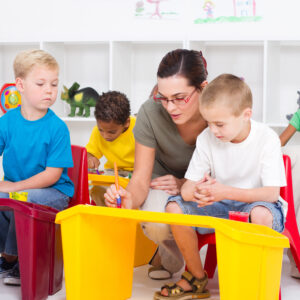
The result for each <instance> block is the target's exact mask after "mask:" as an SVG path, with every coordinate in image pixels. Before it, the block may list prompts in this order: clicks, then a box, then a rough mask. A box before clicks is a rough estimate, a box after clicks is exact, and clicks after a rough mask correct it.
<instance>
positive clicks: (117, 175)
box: [114, 162, 122, 208]
mask: <svg viewBox="0 0 300 300" xmlns="http://www.w3.org/2000/svg"><path fill="white" fill-rule="evenodd" d="M114 170H115V185H116V189H117V191H119V174H118V167H117V163H116V162H114ZM121 205H122V202H121V197H120V195H118V197H117V208H121Z"/></svg>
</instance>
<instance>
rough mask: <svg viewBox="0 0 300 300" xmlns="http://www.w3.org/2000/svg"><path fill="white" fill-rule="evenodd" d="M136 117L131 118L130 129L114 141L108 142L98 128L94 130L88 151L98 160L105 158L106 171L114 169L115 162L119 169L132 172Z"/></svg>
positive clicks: (87, 146) (87, 147)
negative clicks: (133, 130)
mask: <svg viewBox="0 0 300 300" xmlns="http://www.w3.org/2000/svg"><path fill="white" fill-rule="evenodd" d="M135 120H136V119H135V117H133V116H131V117H130V125H129V127H128V129H127V130H126V131H125V132H123V133H122V134H120V135H119V136H118V137H117V138H116V139H115V140H114V141H112V142H108V141H106V140H105V139H104V138H103V137H102V135H101V134H100V132H99V130H98V127H97V126H95V127H94V128H93V131H92V134H91V137H90V140H89V142H88V144H87V145H86V150H87V152H89V153H90V154H92V155H94V156H95V157H97V158H98V159H100V158H101V157H102V156H105V157H106V159H107V162H106V163H105V165H104V168H105V169H113V168H114V162H116V163H117V166H118V169H120V170H126V171H132V170H133V164H134V150H135V140H134V135H133V132H132V129H133V127H134V125H135Z"/></svg>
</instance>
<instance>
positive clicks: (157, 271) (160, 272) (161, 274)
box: [148, 265, 172, 280]
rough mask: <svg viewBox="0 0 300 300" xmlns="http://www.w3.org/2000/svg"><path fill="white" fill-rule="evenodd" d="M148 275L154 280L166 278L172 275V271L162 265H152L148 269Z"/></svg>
mask: <svg viewBox="0 0 300 300" xmlns="http://www.w3.org/2000/svg"><path fill="white" fill-rule="evenodd" d="M148 277H149V278H151V279H154V280H166V279H170V278H171V277H172V273H171V272H170V271H168V270H166V269H165V268H164V267H163V266H162V265H160V266H152V267H150V268H149V269H148Z"/></svg>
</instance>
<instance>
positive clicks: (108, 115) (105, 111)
mask: <svg viewBox="0 0 300 300" xmlns="http://www.w3.org/2000/svg"><path fill="white" fill-rule="evenodd" d="M94 114H95V118H96V120H98V121H103V122H111V121H113V122H115V123H117V124H120V125H123V124H125V123H126V121H127V119H128V118H129V116H130V103H129V100H128V98H127V97H126V95H125V94H123V93H120V92H117V91H110V92H107V93H102V95H100V97H99V100H98V101H97V104H96V107H95V113H94Z"/></svg>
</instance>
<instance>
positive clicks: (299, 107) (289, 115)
mask: <svg viewBox="0 0 300 300" xmlns="http://www.w3.org/2000/svg"><path fill="white" fill-rule="evenodd" d="M297 94H298V99H297V104H298V108H297V110H298V109H300V91H297ZM293 115H294V114H288V115H286V118H287V119H288V120H289V121H290V120H291V118H292V117H293Z"/></svg>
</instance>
